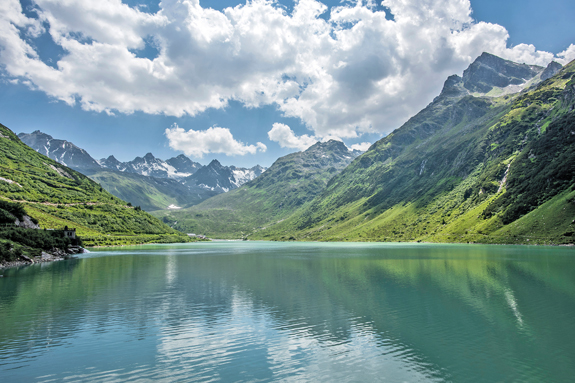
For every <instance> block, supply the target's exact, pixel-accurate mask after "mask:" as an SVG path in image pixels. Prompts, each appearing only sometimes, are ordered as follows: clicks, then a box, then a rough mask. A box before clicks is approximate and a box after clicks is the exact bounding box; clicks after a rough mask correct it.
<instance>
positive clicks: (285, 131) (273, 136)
mask: <svg viewBox="0 0 575 383" xmlns="http://www.w3.org/2000/svg"><path fill="white" fill-rule="evenodd" d="M268 137H269V139H270V140H272V141H275V142H277V143H279V145H280V146H281V147H282V148H292V149H298V150H305V149H307V148H309V147H310V146H312V145H313V144H315V143H316V142H317V141H318V140H317V139H316V138H315V137H310V136H308V135H307V134H304V135H302V136H299V137H298V136H296V135H295V133H294V131H293V130H291V128H290V127H289V126H287V125H285V124H280V123H278V122H276V123H275V124H273V127H272V130H270V131H269V132H268Z"/></svg>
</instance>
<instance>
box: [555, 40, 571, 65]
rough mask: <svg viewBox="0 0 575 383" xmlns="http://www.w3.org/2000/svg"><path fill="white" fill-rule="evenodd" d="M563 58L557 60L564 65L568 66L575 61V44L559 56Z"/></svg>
mask: <svg viewBox="0 0 575 383" xmlns="http://www.w3.org/2000/svg"><path fill="white" fill-rule="evenodd" d="M557 56H558V57H561V58H560V59H559V60H556V61H557V62H559V63H560V64H562V65H567V64H569V63H570V62H571V61H573V60H575V44H571V45H569V47H568V48H567V49H565V50H564V51H563V52H561V53H559V54H558V55H557Z"/></svg>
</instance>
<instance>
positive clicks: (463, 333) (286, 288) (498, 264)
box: [0, 242, 575, 382]
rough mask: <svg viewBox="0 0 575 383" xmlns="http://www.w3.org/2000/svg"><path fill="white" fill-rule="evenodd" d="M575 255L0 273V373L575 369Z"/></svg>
mask: <svg viewBox="0 0 575 383" xmlns="http://www.w3.org/2000/svg"><path fill="white" fill-rule="evenodd" d="M574 256H575V251H573V250H572V249H567V248H541V247H539V248H538V247H518V246H516V247H510V246H475V245H473V246H471V245H466V246H462V245H415V244H395V245H394V244H315V243H313V244H301V243H290V244H281V243H266V242H261V243H257V242H256V243H254V242H248V243H245V242H233V243H206V244H187V245H162V246H141V247H133V248H124V249H122V250H116V249H114V250H108V251H106V250H102V251H94V252H92V253H90V254H87V255H85V256H84V257H83V258H81V259H76V260H70V261H63V262H57V263H53V264H44V265H37V266H31V267H27V268H22V269H12V270H6V271H4V272H3V274H4V275H5V278H2V279H0V379H1V380H2V381H7V382H8V381H53V380H58V381H59V380H64V379H65V380H67V381H126V380H146V379H153V380H158V381H174V380H197V381H210V380H223V381H271V380H286V381H344V382H345V381H374V380H376V381H381V380H388V381H393V382H395V381H409V382H414V381H415V382H417V381H458V382H459V381H478V380H479V381H545V382H551V381H569V380H570V379H571V378H572V377H573V376H575V365H574V364H573V360H575V321H574V320H573V317H574V316H575V258H574Z"/></svg>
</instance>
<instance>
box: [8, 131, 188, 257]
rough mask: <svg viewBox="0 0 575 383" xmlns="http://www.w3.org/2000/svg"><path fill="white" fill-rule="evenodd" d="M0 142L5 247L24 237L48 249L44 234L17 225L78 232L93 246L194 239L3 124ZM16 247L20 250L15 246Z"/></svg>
mask: <svg viewBox="0 0 575 383" xmlns="http://www.w3.org/2000/svg"><path fill="white" fill-rule="evenodd" d="M0 142H1V145H0V196H1V198H0V203H1V204H0V205H1V206H0V221H1V222H0V223H1V224H2V227H3V228H2V231H3V233H2V236H0V238H2V240H0V242H2V243H3V244H4V243H7V242H5V241H6V240H10V241H11V242H13V243H15V244H18V246H20V245H21V244H25V243H26V242H27V238H22V235H24V237H34V236H39V238H38V239H37V240H36V241H35V242H36V243H39V247H41V248H42V249H43V250H49V249H45V248H44V246H45V245H43V244H42V242H43V241H44V239H43V238H41V237H42V236H41V235H40V234H39V233H40V232H44V230H31V231H29V232H26V233H22V232H19V230H20V229H19V228H14V227H13V226H14V223H16V224H17V225H18V226H20V227H25V228H26V229H27V230H29V229H31V228H35V229H39V228H42V229H63V228H65V227H66V226H67V227H70V228H74V229H75V231H76V233H77V235H78V236H80V238H81V239H82V241H83V244H84V245H88V246H94V245H122V244H138V243H148V242H155V243H158V242H170V243H171V242H188V241H190V238H189V237H188V236H186V235H184V234H182V233H180V232H178V231H176V230H174V229H172V228H170V227H168V226H167V225H165V224H164V223H162V222H160V221H159V220H158V219H156V218H154V217H152V216H151V215H150V214H148V213H146V212H145V211H143V210H142V209H141V208H139V207H134V206H131V204H129V203H126V202H124V201H122V200H121V199H119V198H117V197H115V196H113V195H112V194H110V193H108V192H107V191H105V190H104V189H103V188H102V187H101V186H100V185H98V184H97V183H96V182H94V181H92V180H91V179H89V178H88V177H86V176H85V175H83V174H81V173H79V172H78V171H76V170H73V169H71V168H69V167H66V166H64V165H62V164H60V163H58V162H56V161H54V160H52V159H51V158H48V157H46V156H44V155H42V154H40V153H37V152H36V151H34V150H33V149H31V148H30V147H28V146H27V145H25V144H24V143H23V142H22V141H21V140H20V139H19V138H18V137H17V136H16V135H15V134H14V133H13V132H12V131H11V130H10V129H8V128H7V127H5V126H4V125H1V124H0ZM6 225H7V227H4V226H6ZM21 234H22V235H21ZM8 237H10V238H8ZM13 237H14V238H13ZM16 237H17V238H16ZM8 243H9V242H8ZM46 246H47V245H46ZM14 248H15V249H19V247H17V246H16V245H14Z"/></svg>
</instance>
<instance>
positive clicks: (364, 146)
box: [350, 142, 371, 152]
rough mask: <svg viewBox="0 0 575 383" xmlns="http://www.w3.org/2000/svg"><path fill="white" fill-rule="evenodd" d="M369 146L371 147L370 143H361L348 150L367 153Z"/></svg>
mask: <svg viewBox="0 0 575 383" xmlns="http://www.w3.org/2000/svg"><path fill="white" fill-rule="evenodd" d="M370 146H371V143H370V142H362V143H360V144H354V145H351V148H350V149H351V150H359V151H362V152H365V151H367V149H369V147H370Z"/></svg>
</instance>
